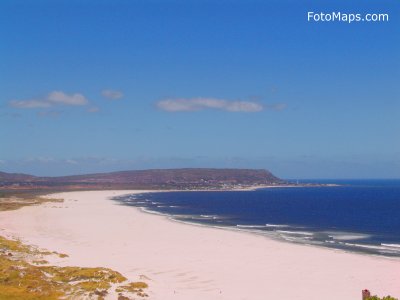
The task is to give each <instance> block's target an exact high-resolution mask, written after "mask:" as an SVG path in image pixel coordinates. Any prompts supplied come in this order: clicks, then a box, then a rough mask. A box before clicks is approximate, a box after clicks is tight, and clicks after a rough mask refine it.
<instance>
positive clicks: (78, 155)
mask: <svg viewBox="0 0 400 300" xmlns="http://www.w3.org/2000/svg"><path fill="white" fill-rule="evenodd" d="M349 2H351V3H349ZM309 12H314V13H320V12H322V13H332V12H340V13H342V14H350V13H354V14H357V13H359V14H361V15H362V16H364V15H365V14H366V13H386V14H388V16H389V21H388V22H352V23H349V22H339V21H335V22H332V21H331V22H328V21H318V22H317V21H313V20H312V19H311V21H308V15H309V14H308V13H309ZM399 13H400V5H399V3H398V1H394V0H393V1H387V0H379V1H378V0H376V1H369V0H363V1H341V0H339V1H321V0H319V1H302V0H297V1H294V0H292V1H288V0H281V1H251V0H250V1H244V0H243V1H233V0H232V1H228V0H226V1H206V0H203V1H194V0H187V1H183V0H182V1H178V0H176V1H169V0H165V1H151V0H150V1H135V0H132V1H128V0H126V1H122V0H120V1H118V0H117V1H111V0H109V1H101V0H97V1H89V0H87V1H77V0H71V1H66V0H64V1H57V0H52V1H41V0H37V1H29V0H24V1H22V0H13V1H10V0H2V1H1V2H0V40H1V43H0V171H5V172H23V173H29V174H34V175H48V176H56V175H67V174H82V173H91V172H106V171H117V170H129V169H148V168H181V167H218V168H219V167H226V168H257V169H260V168H266V169H268V170H270V171H271V172H273V173H274V174H275V175H277V176H279V177H281V178H400V138H399V132H400V21H399V15H400V14H399Z"/></svg>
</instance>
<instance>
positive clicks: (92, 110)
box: [87, 106, 100, 113]
mask: <svg viewBox="0 0 400 300" xmlns="http://www.w3.org/2000/svg"><path fill="white" fill-rule="evenodd" d="M99 111H100V108H98V107H97V106H92V107H89V108H88V109H87V112H90V113H97V112H99Z"/></svg>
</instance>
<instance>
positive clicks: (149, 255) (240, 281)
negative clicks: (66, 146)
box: [0, 191, 400, 300]
mask: <svg viewBox="0 0 400 300" xmlns="http://www.w3.org/2000/svg"><path fill="white" fill-rule="evenodd" d="M140 192H144V191H95V192H93V191H91V192H68V193H60V194H56V195H51V197H58V198H63V199H64V200H65V201H64V202H63V203H46V204H43V205H40V206H31V207H23V208H22V209H19V210H16V211H5V212H0V235H3V236H8V237H10V236H12V237H16V238H21V239H22V241H24V242H26V243H28V244H32V245H37V246H39V247H41V248H45V249H49V250H52V251H58V252H61V253H67V254H68V255H69V257H68V258H64V259H59V260H58V261H57V260H55V261H52V263H54V264H56V265H63V266H65V265H74V266H85V267H98V266H101V267H109V268H112V269H114V270H116V271H119V272H121V273H122V274H123V275H124V276H126V277H127V278H128V279H130V280H134V281H137V280H139V279H140V278H142V279H140V280H142V281H146V282H147V283H148V284H149V290H148V294H149V295H150V299H154V300H155V299H158V300H168V299H177V300H189V299H190V300H205V299H207V300H212V299H226V300H228V299H229V300H235V299H246V300H247V299H249V300H250V299H251V300H257V299H263V300H265V299H297V300H301V299H307V300H312V299H315V300H317V299H318V300H320V299H325V300H330V299H332V300H338V299H341V300H354V299H361V290H362V289H365V288H368V289H369V290H371V292H372V293H373V294H378V295H380V296H383V295H388V294H390V295H392V296H395V297H400V260H398V259H387V258H382V257H374V256H368V255H361V254H353V253H346V252H344V251H339V250H332V249H324V248H318V247H313V246H303V245H295V244H290V243H284V242H278V241H275V240H270V239H268V238H266V237H263V236H257V235H253V234H249V233H245V232H236V231H230V230H223V229H217V228H208V227H204V226H194V225H185V224H181V223H178V222H174V221H171V220H169V219H168V218H166V217H164V216H158V215H154V214H148V213H144V212H142V211H140V210H139V209H137V208H134V207H127V206H122V205H120V204H119V203H118V202H116V201H112V200H110V198H111V197H113V196H117V195H122V194H128V193H140ZM143 278H145V279H143ZM146 278H148V279H146Z"/></svg>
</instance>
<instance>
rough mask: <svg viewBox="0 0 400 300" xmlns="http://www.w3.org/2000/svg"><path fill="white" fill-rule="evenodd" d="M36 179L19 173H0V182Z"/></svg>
mask: <svg viewBox="0 0 400 300" xmlns="http://www.w3.org/2000/svg"><path fill="white" fill-rule="evenodd" d="M36 178H37V177H35V176H32V175H27V174H19V173H5V172H0V182H2V181H25V180H35V179H36Z"/></svg>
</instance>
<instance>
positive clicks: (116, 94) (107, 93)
mask: <svg viewBox="0 0 400 300" xmlns="http://www.w3.org/2000/svg"><path fill="white" fill-rule="evenodd" d="M101 95H102V96H103V97H105V98H107V99H110V100H117V99H119V98H122V97H123V96H124V93H122V92H121V91H116V90H102V91H101Z"/></svg>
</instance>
